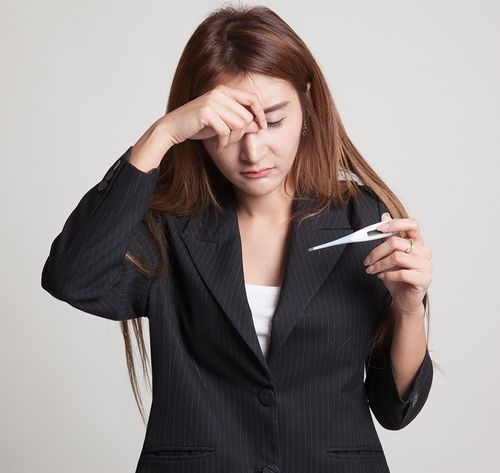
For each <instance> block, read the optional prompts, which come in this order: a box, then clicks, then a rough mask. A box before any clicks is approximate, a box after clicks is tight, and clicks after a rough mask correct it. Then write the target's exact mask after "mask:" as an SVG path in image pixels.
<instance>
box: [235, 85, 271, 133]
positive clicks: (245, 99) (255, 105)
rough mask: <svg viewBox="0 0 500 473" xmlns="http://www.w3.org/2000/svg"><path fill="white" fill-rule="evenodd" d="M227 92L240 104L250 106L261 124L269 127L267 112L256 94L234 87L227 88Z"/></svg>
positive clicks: (263, 126)
mask: <svg viewBox="0 0 500 473" xmlns="http://www.w3.org/2000/svg"><path fill="white" fill-rule="evenodd" d="M227 94H228V95H229V96H230V97H232V98H233V99H235V100H236V101H237V102H239V103H240V104H242V105H247V106H249V107H250V108H251V109H252V111H253V114H254V115H255V118H256V119H257V120H258V122H259V123H260V126H261V127H262V128H263V129H265V128H267V121H266V114H265V113H264V109H263V108H262V105H261V103H260V101H259V98H258V96H257V95H256V94H253V93H251V92H247V91H246V90H241V89H237V88H233V87H228V88H227Z"/></svg>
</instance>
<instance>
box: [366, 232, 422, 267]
mask: <svg viewBox="0 0 500 473" xmlns="http://www.w3.org/2000/svg"><path fill="white" fill-rule="evenodd" d="M408 248H409V242H408V240H407V239H406V238H401V237H399V236H396V235H392V236H389V237H387V238H384V242H383V243H381V244H380V245H377V246H376V247H375V248H373V249H372V250H371V251H370V252H369V253H368V255H366V258H365V260H364V261H363V263H364V264H373V263H375V262H376V261H378V260H380V259H381V258H384V257H386V256H387V255H390V254H391V253H394V252H396V251H402V252H404V251H405V250H406V249H408ZM421 249H422V247H421V246H420V245H419V244H417V243H415V242H413V249H412V252H411V253H410V254H413V255H417V256H420V257H423V256H427V253H426V254H423V253H422V250H421ZM405 254H408V253H405Z"/></svg>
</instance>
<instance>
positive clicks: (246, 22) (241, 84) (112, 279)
mask: <svg viewBox="0 0 500 473" xmlns="http://www.w3.org/2000/svg"><path fill="white" fill-rule="evenodd" d="M389 212H390V214H389ZM391 215H392V217H393V218H391ZM379 220H384V221H385V222H386V225H387V229H385V228H382V227H380V228H381V229H382V230H384V231H399V232H400V233H399V236H398V235H395V236H392V237H390V238H386V239H384V240H375V241H370V242H362V243H356V244H349V245H345V244H344V245H339V246H334V247H330V248H327V249H324V250H321V251H315V252H308V251H307V250H308V248H310V247H312V246H315V245H319V244H321V243H324V242H326V241H331V240H333V239H336V238H339V237H342V236H344V235H347V234H350V233H352V232H353V231H355V230H357V229H359V228H362V227H364V226H366V225H369V224H371V223H374V222H377V221H379ZM365 266H366V270H365ZM430 281H431V251H430V249H429V248H428V247H426V246H425V245H424V242H423V240H422V236H421V234H420V230H419V225H418V222H417V221H416V220H415V219H412V218H408V215H407V214H406V212H405V209H404V208H403V206H402V204H401V203H400V201H399V200H398V199H397V198H396V196H395V195H394V194H393V193H392V192H391V191H390V189H389V188H388V187H387V186H386V185H385V183H384V182H383V181H382V179H381V178H380V177H379V176H378V175H377V174H376V172H375V171H374V170H373V169H372V168H371V167H370V166H369V165H368V163H367V162H366V161H365V160H364V159H363V158H362V157H361V155H360V154H359V152H358V151H357V150H356V148H355V147H354V145H353V144H352V142H351V141H350V140H349V138H348V137H347V134H346V132H345V129H344V127H343V125H342V122H341V119H340V117H339V115H338V113H337V110H336V108H335V105H334V102H333V99H332V97H331V95H330V92H329V90H328V87H327V84H326V81H325V78H324V76H323V75H322V73H321V71H320V68H319V66H318V65H317V63H316V62H315V60H314V59H313V57H312V55H311V53H310V51H309V50H308V49H307V47H306V45H305V44H304V43H303V42H302V41H301V39H300V38H299V37H298V36H297V35H296V33H295V32H294V31H293V30H292V29H291V28H290V27H289V26H288V25H287V24H286V23H285V22H284V21H283V20H282V19H281V18H279V17H278V16H277V15H276V14H275V13H274V12H273V11H271V10H270V9H268V8H265V7H238V8H236V7H227V8H222V9H219V10H216V11H215V12H213V13H212V14H210V15H209V16H208V17H207V18H206V19H205V20H204V21H203V22H202V23H201V24H200V25H199V27H198V28H197V29H196V31H195V32H194V33H193V35H192V37H191V38H190V40H189V41H188V43H187V45H186V47H185V49H184V51H183V53H182V56H181V59H180V62H179V64H178V67H177V70H176V73H175V76H174V79H173V83H172V87H171V91H170V97H169V101H168V106H167V113H166V114H165V115H164V116H163V117H161V118H159V119H158V120H156V121H155V122H154V123H153V124H152V125H151V126H150V127H149V128H148V130H147V131H146V132H145V133H144V135H143V136H141V137H140V139H139V140H138V141H137V142H136V143H135V144H134V145H133V146H130V147H129V148H128V149H127V150H126V151H125V153H124V154H123V155H122V156H121V157H120V158H118V160H117V161H116V162H115V163H114V164H113V165H112V166H111V167H110V169H109V170H108V172H107V173H106V175H105V176H104V178H103V179H102V181H101V182H99V183H98V184H96V185H95V186H94V187H93V188H92V189H90V190H89V191H88V192H87V193H86V194H85V196H83V198H82V199H81V201H80V202H79V204H78V206H77V207H76V208H75V209H74V211H73V212H72V213H71V215H70V216H69V217H68V219H67V221H66V224H65V226H64V228H63V229H62V231H61V233H60V234H59V235H58V236H57V238H56V239H55V240H54V242H53V244H52V246H51V250H50V255H49V257H48V259H47V261H46V263H45V266H44V268H43V273H42V286H43V288H44V289H46V290H47V291H48V292H49V293H51V294H52V295H53V296H54V297H56V298H58V299H60V300H63V301H66V302H68V303H69V304H71V305H72V306H74V307H76V308H78V309H80V310H82V311H85V312H87V313H89V314H94V315H97V316H100V317H105V318H108V319H112V320H119V321H120V323H121V328H122V332H123V335H124V339H125V345H126V350H127V351H126V352H127V364H128V368H129V374H130V379H131V383H132V387H133V390H134V395H135V396H136V400H138V399H139V398H138V389H137V382H136V376H135V370H134V366H133V357H132V349H131V343H130V328H129V326H128V323H129V322H130V323H132V328H133V330H134V333H135V334H136V337H137V340H138V344H139V348H140V354H141V358H142V362H143V370H144V373H145V374H146V375H147V371H146V370H145V367H146V360H147V355H146V350H145V346H144V341H143V337H142V326H141V317H148V320H149V330H150V341H151V355H152V369H153V402H152V406H151V412H150V415H149V420H148V424H147V431H146V438H145V440H144V445H143V449H142V452H141V455H140V458H139V462H138V464H137V469H136V472H141V473H146V472H160V471H162V472H167V471H168V472H181V471H182V472H195V471H196V472H217V473H219V472H249V473H250V472H252V473H254V472H264V473H269V472H280V471H281V472H287V473H299V472H300V473H303V472H320V471H321V472H323V471H324V472H326V471H332V472H333V471H346V472H356V473H361V472H371V473H373V472H376V471H377V472H387V471H389V469H388V465H387V462H386V458H385V455H384V452H383V449H382V446H381V444H380V441H379V438H378V436H377V432H376V430H375V427H374V423H373V420H372V417H371V415H370V409H371V411H372V412H373V414H374V415H375V417H376V418H377V420H378V421H379V422H380V424H381V425H382V426H383V427H385V428H387V429H392V430H396V429H401V428H403V427H405V426H406V425H408V424H409V423H410V422H411V421H412V420H413V419H414V418H415V417H416V415H417V414H418V413H419V411H420V410H421V409H422V407H423V405H424V403H425V402H426V399H427V396H428V394H429V391H430V387H431V383H432V376H433V368H432V361H431V359H430V356H429V352H428V349H427V341H426V335H425V326H424V319H425V316H426V309H427V305H428V299H427V289H428V287H429V284H430ZM365 368H366V379H365V380H363V375H364V370H365ZM138 405H139V400H138ZM139 408H140V409H141V414H143V411H142V408H141V405H139Z"/></svg>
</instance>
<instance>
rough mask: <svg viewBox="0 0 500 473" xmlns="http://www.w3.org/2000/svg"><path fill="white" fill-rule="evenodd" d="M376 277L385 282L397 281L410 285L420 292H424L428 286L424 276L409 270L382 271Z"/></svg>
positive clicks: (427, 280) (426, 278)
mask: <svg viewBox="0 0 500 473" xmlns="http://www.w3.org/2000/svg"><path fill="white" fill-rule="evenodd" d="M377 276H378V277H379V278H380V279H384V280H386V281H399V282H405V283H407V284H411V285H413V286H414V287H415V289H417V290H421V291H424V290H425V288H426V287H428V285H429V284H428V282H429V278H428V277H427V276H426V275H425V274H423V273H421V272H420V271H415V270H411V269H400V270H392V271H384V272H382V273H380V274H378V275H377Z"/></svg>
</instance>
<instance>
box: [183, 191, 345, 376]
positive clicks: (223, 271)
mask: <svg viewBox="0 0 500 473" xmlns="http://www.w3.org/2000/svg"><path fill="white" fill-rule="evenodd" d="M222 203H223V207H224V210H223V212H222V213H217V214H216V213H215V211H214V210H210V211H207V212H206V213H205V214H203V215H202V216H195V215H192V216H190V217H188V220H187V223H186V224H185V226H184V228H183V230H181V233H180V234H181V237H182V239H183V241H184V243H185V244H186V247H187V249H188V252H189V254H190V256H191V258H192V260H193V263H194V264H195V266H196V268H197V270H198V272H199V274H200V276H201V277H202V278H203V280H204V282H205V284H206V286H207V288H208V290H209V291H210V292H211V293H212V294H213V296H214V297H215V299H216V300H217V302H218V303H219V304H220V306H221V308H222V309H223V311H224V313H225V314H226V316H227V317H228V318H229V320H230V321H231V323H232V324H233V325H234V327H235V329H236V330H237V331H238V333H239V334H240V335H241V337H242V338H243V340H244V341H245V343H246V344H247V345H248V347H249V348H250V350H251V351H252V352H253V354H254V355H255V356H256V357H257V359H258V361H259V362H260V363H261V364H262V365H263V366H264V368H265V369H267V370H268V371H270V369H271V366H272V364H273V360H274V359H275V358H276V356H277V353H278V351H279V350H280V348H281V347H282V346H283V344H284V343H285V341H286V339H287V337H288V335H289V334H290V332H291V331H292V329H293V327H294V325H295V324H296V323H297V321H298V319H299V318H300V317H301V316H302V315H303V314H304V312H305V309H306V307H307V305H308V303H309V302H310V301H311V299H312V298H313V296H314V294H315V293H316V292H317V290H318V289H319V288H320V286H321V285H322V284H323V282H324V281H325V279H326V278H327V277H328V275H329V274H330V273H331V271H332V270H333V268H334V267H335V264H336V263H337V261H338V259H339V257H340V255H341V254H342V252H343V251H344V249H345V246H346V245H345V244H343V245H336V246H332V247H329V248H327V249H325V250H319V251H312V252H309V251H308V248H310V247H312V246H316V245H319V244H321V243H325V242H327V241H331V240H334V239H336V238H340V237H342V236H345V235H347V234H349V233H352V227H351V224H350V221H349V218H348V208H349V207H348V206H347V207H346V206H341V205H339V204H333V203H332V205H330V207H329V208H328V209H327V210H325V211H323V212H321V213H320V214H317V215H315V216H313V217H309V218H307V219H305V220H304V221H303V222H302V223H301V224H300V225H299V226H298V227H297V223H296V222H293V223H292V224H291V228H290V232H289V237H288V248H287V252H286V256H285V269H284V279H283V282H282V286H281V291H280V295H279V299H278V304H277V306H276V310H275V312H274V315H273V319H272V330H271V338H270V344H269V352H268V356H267V358H266V357H264V355H263V353H262V350H261V347H260V345H259V340H258V337H257V333H256V331H255V326H254V323H253V319H252V312H251V309H250V305H249V304H248V299H247V295H246V289H245V281H244V275H243V263H242V247H241V238H240V232H239V226H238V219H237V213H236V203H235V200H234V197H233V195H232V194H231V196H229V197H225V198H224V199H222ZM314 203H315V201H314V200H313V199H307V200H294V202H293V207H292V208H293V212H296V211H298V210H303V209H306V208H311V207H312V206H313V204H314Z"/></svg>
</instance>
